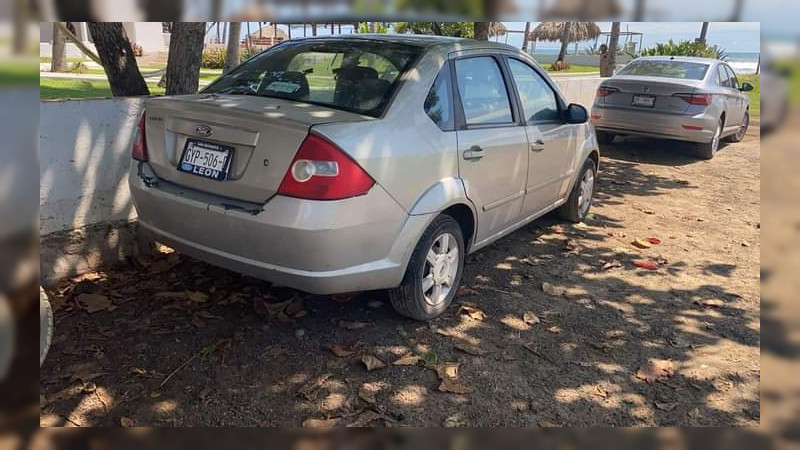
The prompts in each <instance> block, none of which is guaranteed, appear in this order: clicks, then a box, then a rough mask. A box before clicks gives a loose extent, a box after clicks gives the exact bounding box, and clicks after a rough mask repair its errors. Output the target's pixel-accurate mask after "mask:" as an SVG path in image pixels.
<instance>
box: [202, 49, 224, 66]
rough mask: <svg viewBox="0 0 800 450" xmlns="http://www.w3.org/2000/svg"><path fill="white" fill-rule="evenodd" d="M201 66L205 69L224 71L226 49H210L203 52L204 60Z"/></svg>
mask: <svg viewBox="0 0 800 450" xmlns="http://www.w3.org/2000/svg"><path fill="white" fill-rule="evenodd" d="M200 65H201V66H202V67H203V68H204V69H222V67H223V66H225V49H224V48H208V49H205V50H203V58H202V60H201V63H200Z"/></svg>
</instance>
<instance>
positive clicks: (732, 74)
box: [722, 65, 739, 89]
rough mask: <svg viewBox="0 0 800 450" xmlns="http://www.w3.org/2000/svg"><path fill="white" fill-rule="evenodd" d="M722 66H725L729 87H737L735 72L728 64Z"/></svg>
mask: <svg viewBox="0 0 800 450" xmlns="http://www.w3.org/2000/svg"><path fill="white" fill-rule="evenodd" d="M722 67H725V72H727V73H728V80H730V81H729V83H730V85H731V87H732V88H734V89H739V80H738V79H737V78H736V73H735V72H734V71H733V69H731V68H730V66H727V65H725V66H722Z"/></svg>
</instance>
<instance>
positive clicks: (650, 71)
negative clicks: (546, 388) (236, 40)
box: [617, 59, 708, 80]
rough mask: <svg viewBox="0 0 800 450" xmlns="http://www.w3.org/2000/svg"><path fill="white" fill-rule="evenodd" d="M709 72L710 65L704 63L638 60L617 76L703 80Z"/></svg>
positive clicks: (624, 68)
mask: <svg viewBox="0 0 800 450" xmlns="http://www.w3.org/2000/svg"><path fill="white" fill-rule="evenodd" d="M707 72H708V64H703V63H696V62H687V61H671V60H662V59H637V60H634V61H631V63H630V64H628V65H627V66H625V67H623V68H622V70H620V71H619V72H618V73H617V75H640V76H646V77H663V78H680V79H683V80H702V79H703V78H705V77H706V73H707Z"/></svg>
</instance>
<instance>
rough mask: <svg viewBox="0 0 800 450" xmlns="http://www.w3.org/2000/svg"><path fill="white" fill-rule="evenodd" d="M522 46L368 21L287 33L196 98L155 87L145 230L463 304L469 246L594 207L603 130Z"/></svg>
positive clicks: (287, 275)
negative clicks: (334, 34)
mask: <svg viewBox="0 0 800 450" xmlns="http://www.w3.org/2000/svg"><path fill="white" fill-rule="evenodd" d="M588 120H589V114H588V112H587V110H586V109H585V108H583V107H582V106H579V105H575V104H568V103H567V102H566V101H565V100H564V97H563V96H562V95H561V93H560V92H559V91H558V89H557V88H556V86H555V85H554V84H553V82H552V81H551V80H550V79H549V78H548V76H547V74H546V72H545V71H543V70H542V69H541V67H539V66H538V65H537V64H536V62H535V61H533V59H531V58H530V57H529V56H528V55H526V54H524V53H522V52H520V51H519V49H516V48H513V47H510V46H507V45H502V44H497V43H492V42H480V41H471V40H464V39H451V38H432V37H419V36H417V37H414V36H389V35H380V36H369V35H357V36H351V37H340V38H316V39H302V40H292V41H287V42H285V43H283V44H279V45H277V46H275V47H272V48H271V49H269V50H267V51H266V52H264V53H262V54H261V55H259V56H256V57H254V58H253V59H250V60H249V61H248V62H246V63H244V64H243V65H241V66H239V67H238V68H236V69H234V70H232V71H231V72H229V73H228V74H227V75H224V76H223V77H222V78H220V79H219V80H217V81H216V82H214V83H213V84H211V85H210V86H209V87H208V88H207V89H205V90H204V91H203V92H201V93H200V94H197V95H187V96H179V97H161V98H152V99H148V100H147V102H146V113H145V114H144V115H143V117H142V119H141V121H140V124H139V131H138V135H137V139H136V141H135V144H134V146H133V152H132V153H133V155H132V156H133V159H134V161H133V164H132V165H131V172H130V186H131V192H132V194H133V199H134V201H135V204H136V209H137V211H138V214H139V225H140V229H141V230H145V231H147V232H149V233H152V235H154V237H155V238H156V239H157V240H159V241H162V242H164V243H166V244H168V245H171V246H173V247H175V248H177V249H178V250H181V251H182V252H184V253H186V254H188V255H192V256H195V257H197V258H199V259H202V260H205V261H208V262H211V263H214V264H218V265H220V266H223V267H227V268H230V269H232V270H236V271H239V272H243V273H246V274H250V275H253V276H257V277H260V278H263V279H265V280H268V281H271V282H273V283H275V284H279V285H285V286H290V287H294V288H297V289H300V290H304V291H308V292H312V293H318V294H332V293H338V292H349V291H358V290H370V289H390V293H391V294H390V298H391V301H392V304H393V305H394V306H395V308H396V309H397V310H398V311H399V312H400V313H402V314H404V315H406V316H409V317H413V318H415V319H430V318H433V317H436V316H437V315H439V314H441V313H442V312H443V311H444V310H445V308H446V307H447V306H448V305H449V304H450V302H451V301H452V299H453V297H454V296H455V293H456V291H457V289H458V285H459V282H460V279H461V272H462V269H463V266H464V261H465V258H466V255H467V254H468V253H470V252H474V251H476V250H478V249H480V248H482V247H485V246H487V245H489V244H490V243H492V242H493V241H495V240H497V239H499V238H501V237H503V236H505V235H507V234H508V233H510V232H512V231H514V230H515V229H517V228H519V227H521V226H523V225H525V224H527V223H529V222H530V221H532V220H534V219H536V218H537V217H539V216H541V215H543V214H545V213H547V212H548V211H552V210H555V209H558V210H559V211H560V213H561V215H562V216H563V217H564V218H566V219H567V220H571V221H580V220H582V219H583V218H584V217H585V216H586V214H587V212H588V211H589V207H590V205H591V202H592V196H593V193H594V186H595V175H596V173H597V166H598V162H599V153H598V144H597V140H596V139H595V135H594V131H593V129H592V127H591V125H590V124H589V123H588Z"/></svg>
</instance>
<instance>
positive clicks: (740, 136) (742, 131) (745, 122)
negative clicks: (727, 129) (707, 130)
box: [728, 112, 750, 142]
mask: <svg viewBox="0 0 800 450" xmlns="http://www.w3.org/2000/svg"><path fill="white" fill-rule="evenodd" d="M749 127H750V112H746V113H744V118H743V119H742V125H741V126H740V127H739V130H738V131H736V134H734V135H731V136H730V137H728V141H729V142H742V140H744V136H745V135H746V134H747V129H748V128H749Z"/></svg>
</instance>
